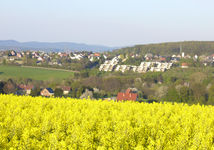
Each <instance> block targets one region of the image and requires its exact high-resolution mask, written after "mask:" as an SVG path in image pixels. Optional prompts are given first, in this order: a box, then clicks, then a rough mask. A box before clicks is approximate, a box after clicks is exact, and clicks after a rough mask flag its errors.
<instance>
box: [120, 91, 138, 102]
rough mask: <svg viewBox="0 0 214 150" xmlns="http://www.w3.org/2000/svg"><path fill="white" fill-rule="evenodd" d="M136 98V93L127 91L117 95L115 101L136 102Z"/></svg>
mask: <svg viewBox="0 0 214 150" xmlns="http://www.w3.org/2000/svg"><path fill="white" fill-rule="evenodd" d="M137 98H138V94H137V93H133V92H132V91H131V89H127V90H126V92H125V93H122V92H121V93H118V94H117V101H136V100H137Z"/></svg>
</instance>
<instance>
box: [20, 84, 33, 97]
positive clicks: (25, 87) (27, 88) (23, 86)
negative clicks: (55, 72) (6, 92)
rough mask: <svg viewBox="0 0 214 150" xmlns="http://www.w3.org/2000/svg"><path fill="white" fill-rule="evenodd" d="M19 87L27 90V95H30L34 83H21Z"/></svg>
mask: <svg viewBox="0 0 214 150" xmlns="http://www.w3.org/2000/svg"><path fill="white" fill-rule="evenodd" d="M18 88H19V89H20V90H23V91H24V92H25V94H26V95H30V94H31V91H32V89H33V88H34V86H33V85H24V84H20V85H19V86H18Z"/></svg>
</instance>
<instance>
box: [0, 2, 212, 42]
mask: <svg viewBox="0 0 214 150" xmlns="http://www.w3.org/2000/svg"><path fill="white" fill-rule="evenodd" d="M213 7H214V1H213V0H0V40H17V41H20V42H27V41H41V42H76V43H86V44H97V45H106V46H130V45H135V44H147V43H160V42H172V41H190V40H191V41H193V40H194V41H198V40H200V41H213V40H214V9H213Z"/></svg>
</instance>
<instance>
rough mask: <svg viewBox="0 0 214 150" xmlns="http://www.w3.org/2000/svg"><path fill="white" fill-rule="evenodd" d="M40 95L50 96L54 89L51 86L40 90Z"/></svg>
mask: <svg viewBox="0 0 214 150" xmlns="http://www.w3.org/2000/svg"><path fill="white" fill-rule="evenodd" d="M40 95H42V96H45V97H50V96H53V95H54V91H53V90H52V89H51V88H45V89H43V90H42V91H41V92H40Z"/></svg>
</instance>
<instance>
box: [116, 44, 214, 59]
mask: <svg viewBox="0 0 214 150" xmlns="http://www.w3.org/2000/svg"><path fill="white" fill-rule="evenodd" d="M181 51H182V52H185V53H186V54H190V55H194V54H197V55H203V54H204V55H211V54H213V53H214V41H185V42H169V43H160V44H147V45H136V46H133V47H126V48H121V49H117V50H114V51H113V53H114V54H124V53H129V54H130V53H133V54H146V53H153V54H159V55H163V56H167V55H172V54H179V53H180V52H181Z"/></svg>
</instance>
